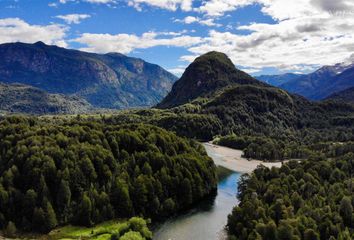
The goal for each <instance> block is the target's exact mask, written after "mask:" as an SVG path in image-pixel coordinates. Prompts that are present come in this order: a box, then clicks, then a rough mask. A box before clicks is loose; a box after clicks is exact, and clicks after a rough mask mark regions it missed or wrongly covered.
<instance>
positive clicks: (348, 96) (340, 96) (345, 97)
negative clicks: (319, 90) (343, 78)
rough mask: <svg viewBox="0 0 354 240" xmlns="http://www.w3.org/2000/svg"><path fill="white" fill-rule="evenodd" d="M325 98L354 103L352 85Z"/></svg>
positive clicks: (353, 88)
mask: <svg viewBox="0 0 354 240" xmlns="http://www.w3.org/2000/svg"><path fill="white" fill-rule="evenodd" d="M326 100H335V101H341V102H346V103H354V87H352V88H348V89H345V90H343V91H341V92H337V93H334V94H332V95H330V96H329V97H327V98H326Z"/></svg>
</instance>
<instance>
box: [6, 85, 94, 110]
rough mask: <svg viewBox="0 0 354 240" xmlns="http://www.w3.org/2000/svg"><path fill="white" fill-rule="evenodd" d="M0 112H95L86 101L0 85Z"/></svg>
mask: <svg viewBox="0 0 354 240" xmlns="http://www.w3.org/2000/svg"><path fill="white" fill-rule="evenodd" d="M0 110H1V111H4V112H7V113H24V114H36V115H39V114H79V113H87V112H90V111H92V110H93V107H92V106H91V105H90V104H89V103H88V102H87V101H85V100H83V99H81V98H79V97H74V96H65V95H62V94H50V93H47V92H45V91H43V90H41V89H39V88H34V87H31V86H28V85H23V84H16V83H15V84H4V83H0Z"/></svg>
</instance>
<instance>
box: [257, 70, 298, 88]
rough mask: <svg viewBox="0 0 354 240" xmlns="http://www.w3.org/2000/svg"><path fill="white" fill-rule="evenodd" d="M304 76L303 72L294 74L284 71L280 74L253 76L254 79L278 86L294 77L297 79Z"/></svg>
mask: <svg viewBox="0 0 354 240" xmlns="http://www.w3.org/2000/svg"><path fill="white" fill-rule="evenodd" d="M302 76H304V75H303V74H295V73H285V74H280V75H260V76H255V78H256V79H258V80H260V81H262V82H265V83H268V84H270V85H273V86H275V87H278V86H280V85H282V84H285V83H287V82H289V81H292V80H294V79H297V78H299V77H302Z"/></svg>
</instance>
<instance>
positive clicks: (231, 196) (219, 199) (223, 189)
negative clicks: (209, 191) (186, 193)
mask: <svg viewBox="0 0 354 240" xmlns="http://www.w3.org/2000/svg"><path fill="white" fill-rule="evenodd" d="M218 172H219V176H220V177H219V184H218V191H217V194H216V196H214V197H213V198H209V199H206V200H205V201H203V202H201V203H200V204H199V205H198V206H197V207H195V208H194V209H192V210H190V211H188V212H186V213H185V214H182V215H180V216H178V217H176V218H173V219H170V220H168V221H166V222H165V223H164V224H162V225H161V226H159V227H158V228H157V229H156V231H155V232H154V240H189V239H192V240H206V239H210V240H212V239H223V238H224V235H225V233H224V230H223V229H224V226H225V224H226V221H227V215H228V214H230V213H231V211H232V208H233V207H234V206H235V204H236V203H237V201H236V189H237V182H238V179H239V178H240V176H241V174H239V173H235V172H232V171H229V170H226V169H223V168H219V169H218Z"/></svg>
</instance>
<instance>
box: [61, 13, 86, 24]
mask: <svg viewBox="0 0 354 240" xmlns="http://www.w3.org/2000/svg"><path fill="white" fill-rule="evenodd" d="M90 17H91V15H88V14H67V15H58V16H56V18H59V19H62V20H64V21H65V22H66V23H67V24H79V23H80V22H81V21H82V20H84V19H87V18H90Z"/></svg>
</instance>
